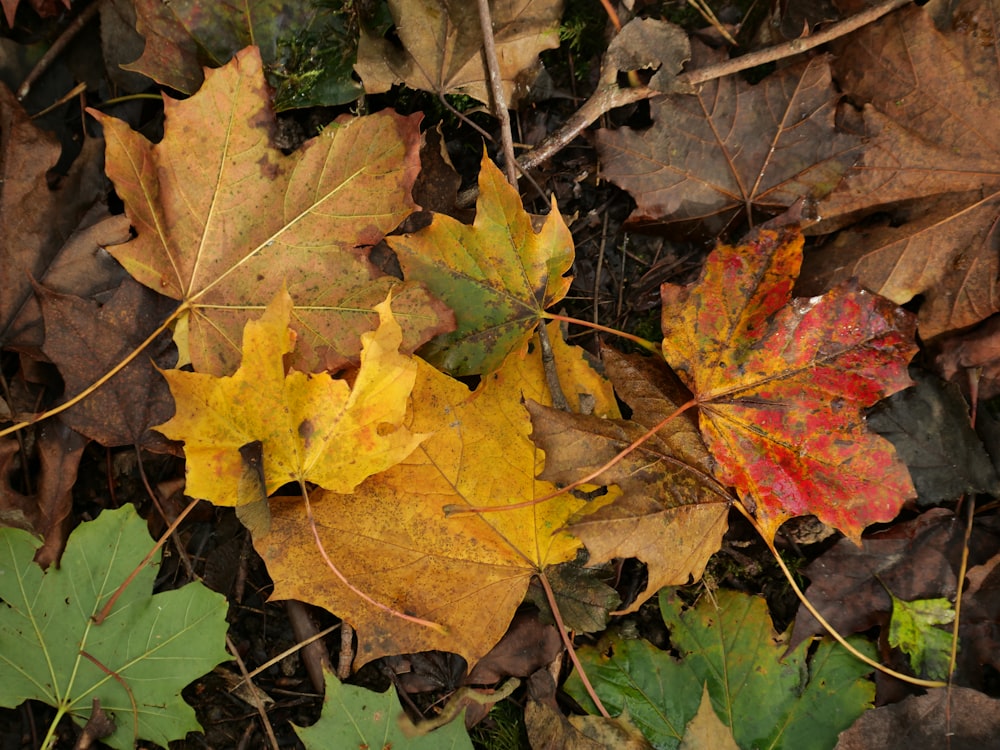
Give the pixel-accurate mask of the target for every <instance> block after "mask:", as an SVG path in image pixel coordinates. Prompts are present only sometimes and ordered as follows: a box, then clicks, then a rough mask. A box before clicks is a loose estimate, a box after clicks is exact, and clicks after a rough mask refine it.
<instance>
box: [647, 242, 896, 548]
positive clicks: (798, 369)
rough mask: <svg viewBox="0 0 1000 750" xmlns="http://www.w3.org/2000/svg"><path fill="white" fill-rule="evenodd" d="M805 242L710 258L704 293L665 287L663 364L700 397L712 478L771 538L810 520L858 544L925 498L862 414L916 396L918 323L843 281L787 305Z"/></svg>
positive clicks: (747, 247) (720, 250)
mask: <svg viewBox="0 0 1000 750" xmlns="http://www.w3.org/2000/svg"><path fill="white" fill-rule="evenodd" d="M801 262H802V237H801V235H800V234H799V233H798V232H797V231H792V230H787V231H783V232H781V233H778V232H774V231H759V232H757V233H755V234H754V235H751V237H750V238H749V239H748V241H746V242H745V243H744V244H742V245H740V246H729V245H720V246H718V247H716V248H715V250H713V251H712V253H711V255H710V256H709V258H708V260H707V262H706V264H705V267H704V269H703V270H702V273H701V276H700V278H699V279H698V281H696V282H694V283H693V284H690V285H688V286H676V285H672V284H664V285H663V287H662V289H661V296H662V298H663V316H662V326H663V334H664V339H663V355H664V358H665V359H666V360H667V362H668V363H669V364H670V366H671V367H672V368H673V369H674V370H675V371H676V372H677V374H678V375H679V376H680V377H681V379H682V380H683V381H684V383H685V384H686V385H687V386H688V388H690V389H691V391H692V392H693V393H694V396H695V399H696V401H697V403H698V406H699V425H700V428H701V433H702V435H703V436H704V438H705V442H706V444H707V445H708V448H709V450H710V451H711V452H712V455H713V456H714V457H715V459H716V461H717V462H718V467H717V470H716V475H717V476H718V478H719V480H720V481H721V482H723V483H724V484H727V485H732V486H734V487H736V489H737V490H738V491H739V493H740V497H741V498H743V500H744V502H745V503H746V505H747V506H748V507H749V508H750V509H751V510H752V511H755V512H756V514H757V519H758V521H759V522H760V525H761V527H762V529H763V531H764V533H765V534H766V535H767V537H768V538H771V537H773V535H774V533H775V532H776V531H777V529H778V527H779V526H780V525H781V523H782V522H783V521H785V520H786V519H788V518H791V517H792V516H798V515H808V514H814V515H816V516H817V517H818V518H819V519H820V520H822V521H824V522H825V523H827V524H828V525H830V526H833V527H835V528H838V529H840V530H841V531H843V532H844V533H845V534H846V535H847V536H848V537H849V538H851V539H852V540H854V541H855V542H860V537H861V531H862V530H863V529H864V528H865V527H866V526H868V525H869V524H872V523H876V522H879V521H889V520H891V519H892V518H894V517H895V516H896V514H897V513H898V511H899V509H900V507H901V506H902V504H903V502H904V501H905V500H907V499H908V498H911V497H913V496H914V495H915V492H914V489H913V485H912V483H911V481H910V476H909V473H908V472H907V470H906V467H905V466H904V465H903V463H902V462H901V461H900V460H899V458H898V457H897V455H896V451H895V449H894V448H893V447H892V444H891V443H889V442H888V441H887V440H885V439H883V438H881V437H879V436H877V435H875V434H874V433H871V432H868V431H867V430H866V428H865V419H864V409H865V408H867V407H869V406H872V405H873V404H874V403H875V402H876V401H878V400H879V399H881V398H883V397H885V396H888V395H890V394H892V393H895V392H896V391H899V390H901V389H903V388H906V387H907V386H909V385H911V381H910V379H909V377H908V376H907V373H906V365H907V362H908V361H909V359H910V358H911V357H912V356H913V354H914V352H916V346H915V345H914V343H913V329H914V320H913V316H912V315H910V314H909V313H907V312H905V311H903V310H901V309H899V308H897V307H896V306H895V305H893V304H892V303H890V302H889V301H888V300H885V299H883V298H881V297H877V296H875V295H873V294H871V293H870V292H867V291H865V290H863V289H860V288H859V287H858V286H857V284H856V283H845V284H843V285H841V286H839V287H837V288H836V289H834V290H833V291H831V292H830V293H829V294H827V295H825V296H823V297H815V298H812V299H797V300H792V299H791V291H792V284H793V283H794V279H795V276H796V275H797V273H798V270H799V266H800V264H801Z"/></svg>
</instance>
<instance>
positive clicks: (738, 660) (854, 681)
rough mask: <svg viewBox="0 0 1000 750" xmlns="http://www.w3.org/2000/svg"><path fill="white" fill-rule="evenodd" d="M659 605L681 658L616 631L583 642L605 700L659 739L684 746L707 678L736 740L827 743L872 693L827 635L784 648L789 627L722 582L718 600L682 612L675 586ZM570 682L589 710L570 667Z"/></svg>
mask: <svg viewBox="0 0 1000 750" xmlns="http://www.w3.org/2000/svg"><path fill="white" fill-rule="evenodd" d="M660 611H661V614H662V615H663V620H664V622H665V624H666V625H667V627H668V629H669V630H670V637H671V641H672V644H673V646H674V648H675V649H677V651H678V652H680V654H681V659H680V660H676V659H674V658H673V657H671V656H670V654H669V653H667V652H664V651H660V650H658V649H656V648H655V647H653V646H652V645H651V644H649V643H647V642H646V641H640V640H628V641H626V640H622V639H620V638H617V637H615V636H607V637H605V639H603V640H602V641H601V644H600V645H599V646H598V647H597V648H586V649H581V650H580V658H581V661H582V663H583V666H584V669H585V670H586V671H587V674H588V675H589V677H590V680H591V682H592V683H593V684H594V687H595V689H596V690H597V693H598V695H599V696H600V698H601V701H602V702H603V703H604V705H605V707H606V708H607V709H608V710H609V711H610V712H611V713H612V714H619V713H621V712H622V711H624V710H625V709H627V710H628V713H629V716H630V717H631V719H632V721H633V722H634V723H635V725H636V726H637V727H639V729H640V730H641V731H642V732H643V734H644V735H645V736H646V738H647V739H648V740H649V741H650V742H651V743H652V744H653V745H654V746H655V747H657V748H677V747H679V746H680V745H681V742H682V741H683V739H684V737H685V734H686V730H687V726H688V724H689V722H690V721H691V720H692V719H693V718H694V716H695V714H696V713H697V711H698V701H699V695H700V694H701V690H702V686H703V685H707V687H708V692H709V695H710V696H711V699H712V706H713V708H714V709H715V713H716V714H717V715H718V716H719V718H720V719H721V720H722V721H723V723H725V724H726V726H728V727H730V728H731V730H732V732H733V736H734V737H735V739H736V742H737V744H738V745H739V747H741V748H756V747H769V748H788V749H789V750H791V749H793V748H794V749H795V750H810V749H815V750H820V749H821V748H832V747H833V746H834V745H835V744H836V741H837V735H838V733H839V732H840V731H842V730H843V729H845V728H847V727H848V726H850V725H851V724H852V723H853V722H854V720H855V719H856V718H857V717H858V716H860V715H861V713H862V712H863V711H864V710H865V709H867V708H868V707H869V706H870V704H871V700H872V698H873V697H874V687H873V686H872V685H871V683H869V682H867V681H866V680H864V679H863V677H864V675H865V674H866V672H868V671H869V668H868V667H867V666H865V665H864V664H863V663H861V662H860V661H858V660H857V659H855V658H854V657H853V656H851V655H850V654H848V653H847V652H846V651H845V650H843V649H842V648H841V647H840V646H839V645H837V644H836V643H835V642H833V641H829V640H825V641H822V642H820V644H819V646H818V648H817V649H816V650H815V653H813V654H812V655H811V656H809V654H808V652H809V643H807V642H805V643H802V644H800V645H799V647H798V648H796V649H795V650H794V651H793V652H791V653H790V654H787V655H785V649H786V643H787V634H778V633H776V632H774V627H773V625H772V624H771V619H770V617H769V616H768V614H767V606H766V604H765V603H764V600H763V599H761V598H759V597H751V596H746V595H744V594H740V593H736V592H730V591H721V590H720V591H717V592H715V601H714V602H713V601H711V600H710V599H709V598H707V597H706V598H703V599H702V600H701V601H700V602H699V603H698V604H697V605H696V606H695V607H692V608H691V609H688V610H686V611H684V609H683V606H682V603H681V600H680V598H679V597H678V596H677V594H676V592H674V591H672V590H670V589H665V590H664V591H662V592H661V593H660ZM854 645H855V646H856V647H858V648H862V649H864V650H868V651H871V650H872V649H871V648H870V647H868V646H866V645H865V644H863V642H861V641H857V642H855V643H854ZM783 657H784V658H783ZM567 690H568V691H569V692H570V694H571V695H572V696H573V697H574V698H576V699H577V700H578V701H579V702H580V703H581V705H583V706H584V707H585V708H587V709H588V710H589V711H593V710H594V707H593V705H592V704H591V703H590V701H589V699H588V698H587V697H586V694H585V693H584V691H583V686H582V683H581V682H580V680H579V677H578V676H577V675H576V674H574V675H573V676H572V677H571V678H570V680H569V682H568V683H567Z"/></svg>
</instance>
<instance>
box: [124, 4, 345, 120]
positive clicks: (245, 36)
mask: <svg viewBox="0 0 1000 750" xmlns="http://www.w3.org/2000/svg"><path fill="white" fill-rule="evenodd" d="M135 14H136V22H135V24H136V30H137V31H138V32H139V33H140V34H142V35H143V36H144V37H145V39H146V47H145V49H144V50H143V53H142V57H140V58H139V59H138V60H135V61H134V62H131V63H129V64H127V65H123V66H122V67H123V68H124V69H125V70H132V71H136V72H138V73H142V74H143V75H147V76H149V77H150V78H152V79H153V80H154V81H156V82H157V83H160V84H163V85H164V86H169V87H170V88H172V89H176V90H177V91H182V92H184V93H185V94H193V93H194V92H195V91H197V90H198V88H199V87H200V86H201V83H202V81H203V80H204V74H203V72H202V67H201V66H202V65H209V66H218V65H221V64H222V63H225V62H227V61H228V60H229V59H230V58H231V57H232V56H233V54H234V53H235V52H236V51H237V50H240V49H242V48H243V47H246V46H247V45H250V44H254V45H256V46H257V47H259V48H260V51H261V57H262V59H263V62H264V64H265V65H266V66H269V67H270V66H280V65H282V64H283V63H286V62H288V57H289V56H290V55H289V51H288V49H287V45H284V46H285V49H282V45H279V42H280V41H281V40H282V39H283V38H284V39H288V38H292V37H301V36H303V34H304V33H305V32H306V31H307V30H309V29H310V28H315V27H317V26H320V25H321V24H322V23H324V22H326V23H332V24H336V25H337V26H341V25H342V23H343V19H342V18H341V17H340V15H338V14H336V13H333V12H331V9H329V8H325V7H323V8H320V7H319V6H317V5H314V4H310V3H279V2H275V0H249V2H243V3H239V4H235V3H202V2H198V0H172V1H171V2H170V3H169V4H167V3H163V2H161V0H137V1H136V2H135ZM327 30H328V31H329V29H327ZM323 62H324V66H323V70H322V71H320V72H319V73H318V74H316V75H314V76H313V80H312V81H311V83H312V87H313V88H317V87H319V88H321V89H322V91H323V93H324V96H323V97H322V98H321V100H320V101H310V102H309V105H326V106H332V105H335V104H343V103H345V102H350V101H353V100H355V99H357V98H358V95H359V94H360V93H361V87H360V85H358V83H357V82H356V81H354V80H352V79H351V64H350V62H349V61H348V60H346V59H345V60H339V61H337V60H329V59H324V61H323ZM338 63H339V64H338ZM272 82H273V83H275V84H277V85H280V83H281V79H280V78H277V77H275V80H274V81H272ZM298 106H306V105H305V104H303V103H298Z"/></svg>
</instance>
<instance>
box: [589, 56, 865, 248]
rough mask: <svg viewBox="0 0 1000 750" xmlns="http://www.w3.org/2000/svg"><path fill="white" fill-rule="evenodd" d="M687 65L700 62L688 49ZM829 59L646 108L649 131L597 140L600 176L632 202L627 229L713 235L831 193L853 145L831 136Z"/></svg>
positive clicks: (607, 133)
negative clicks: (682, 227) (657, 227)
mask: <svg viewBox="0 0 1000 750" xmlns="http://www.w3.org/2000/svg"><path fill="white" fill-rule="evenodd" d="M692 47H693V52H694V59H695V61H696V63H700V64H702V65H704V64H707V62H709V60H708V55H707V54H706V52H705V50H704V48H703V47H699V46H698V45H693V46H692ZM838 97H839V94H838V93H837V91H836V89H835V88H834V86H833V84H832V81H831V78H830V64H829V60H828V58H823V57H820V58H814V59H812V60H810V61H809V62H808V63H805V64H802V65H795V66H791V67H788V68H784V69H783V70H781V71H779V72H778V73H775V74H774V75H771V76H769V77H767V78H766V79H765V80H764V81H762V82H761V83H759V84H757V85H756V86H751V85H750V84H748V83H746V82H745V81H742V80H741V79H740V78H739V77H737V76H727V77H724V78H720V79H718V80H715V81H710V82H708V83H706V84H704V85H702V86H700V87H699V88H698V91H697V93H696V94H692V95H681V94H675V95H671V96H665V97H660V98H657V99H654V100H652V101H651V102H650V105H649V106H650V116H651V117H652V119H653V125H652V127H650V128H648V129H646V130H644V131H636V130H633V129H631V128H619V129H617V130H607V129H605V130H599V131H598V132H597V148H598V153H599V154H600V156H601V160H602V172H603V174H604V175H605V176H606V177H607V178H608V179H609V180H611V181H612V182H614V183H615V184H616V185H619V186H620V187H622V188H624V189H626V190H628V191H629V192H630V193H631V194H632V195H633V197H634V198H635V199H636V203H637V206H636V209H635V211H634V212H633V213H632V215H631V216H630V217H629V222H630V223H632V224H674V223H678V222H686V223H690V222H692V221H698V222H700V223H701V225H702V226H703V227H704V228H705V229H706V231H708V232H710V233H711V234H713V235H717V234H719V233H720V232H722V231H723V230H724V229H725V228H726V227H727V226H729V225H730V224H731V223H732V222H733V220H734V218H735V217H736V216H737V215H738V214H740V213H743V214H745V218H746V219H748V220H751V221H752V219H753V216H752V209H757V210H762V211H766V212H770V213H775V212H777V213H780V212H781V211H782V210H784V209H785V208H787V207H789V206H790V205H792V204H793V203H795V202H796V201H797V200H800V199H801V198H803V197H809V198H818V197H821V196H823V195H825V194H826V193H828V192H830V190H832V189H833V188H834V187H835V186H836V184H837V183H838V182H839V181H840V177H841V175H842V174H843V173H844V171H845V170H846V169H847V168H848V167H849V166H850V165H851V164H852V163H853V162H854V160H855V159H856V158H857V152H858V147H859V146H860V144H861V140H860V139H859V138H858V137H857V136H854V135H850V134H847V133H843V132H838V130H837V129H836V128H835V126H834V114H835V105H836V102H837V99H838Z"/></svg>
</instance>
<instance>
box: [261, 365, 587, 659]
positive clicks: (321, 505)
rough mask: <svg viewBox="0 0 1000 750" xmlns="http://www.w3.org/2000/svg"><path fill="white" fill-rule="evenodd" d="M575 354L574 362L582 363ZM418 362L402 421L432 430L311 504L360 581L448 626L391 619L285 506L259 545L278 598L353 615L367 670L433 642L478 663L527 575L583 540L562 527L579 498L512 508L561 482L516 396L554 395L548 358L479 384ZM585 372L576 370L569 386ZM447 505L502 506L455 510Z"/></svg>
mask: <svg viewBox="0 0 1000 750" xmlns="http://www.w3.org/2000/svg"><path fill="white" fill-rule="evenodd" d="M573 359H574V358H572V357H567V358H566V363H567V367H569V368H571V369H572V368H577V367H580V366H582V359H579V358H577V359H576V361H575V363H574V361H573ZM418 362H419V365H418V367H419V369H418V374H417V380H416V384H415V385H414V388H413V393H412V396H411V413H410V415H409V417H408V418H407V421H406V424H407V426H408V427H409V429H410V430H411V431H412V432H420V433H423V432H430V433H433V434H432V435H431V437H429V438H428V439H427V440H426V441H425V442H423V443H421V445H420V447H418V448H417V449H416V450H415V451H413V453H412V454H410V456H408V457H407V458H406V459H405V460H404V461H402V462H400V463H399V464H397V465H396V466H393V467H391V468H389V469H388V470H386V471H383V472H381V473H380V474H377V475H375V476H372V477H370V478H369V479H367V480H366V481H365V482H363V483H362V484H361V485H360V486H358V487H357V489H356V490H355V491H354V492H353V493H352V494H341V493H334V492H322V493H317V494H316V495H315V496H314V497H313V498H312V499H311V502H312V508H313V514H314V516H315V519H316V526H317V528H318V531H319V535H320V537H321V540H322V544H323V547H324V548H325V549H326V551H327V553H328V554H329V556H330V558H331V559H333V560H336V561H337V564H338V567H339V568H340V569H341V571H342V572H343V574H344V576H345V577H346V578H347V580H349V581H350V582H351V584H352V585H354V586H355V587H357V588H358V589H359V590H361V591H363V592H365V593H366V594H367V595H369V596H370V597H372V598H373V599H374V600H377V601H378V602H384V603H386V604H388V605H391V606H392V607H393V608H394V609H395V610H397V611H399V612H405V613H407V614H412V615H415V616H417V617H421V618H425V619H426V620H429V621H432V622H435V623H439V624H440V625H442V626H443V627H444V628H445V629H446V632H445V631H439V630H436V629H432V628H427V627H422V626H420V625H416V624H414V623H412V622H409V621H406V620H404V619H402V618H400V617H397V616H393V615H392V614H390V613H389V612H387V611H386V610H384V609H382V608H379V607H377V606H373V605H372V604H371V602H369V601H365V600H364V599H363V598H361V597H359V596H358V595H357V594H356V593H355V592H353V591H351V590H349V589H348V588H347V587H346V586H345V585H344V584H343V582H342V581H340V580H339V579H338V578H337V577H335V576H332V575H330V574H329V571H328V570H327V569H326V568H325V566H324V565H323V561H322V559H321V556H320V553H319V551H318V549H317V546H316V545H313V544H303V543H302V541H301V540H302V539H303V538H305V536H306V535H308V534H311V533H312V532H311V530H310V529H309V528H308V522H307V521H306V519H305V517H304V515H303V514H302V512H301V511H296V509H295V508H294V507H291V505H290V504H285V503H272V505H273V507H274V517H273V520H272V531H271V534H269V535H268V536H266V537H263V538H262V539H260V540H255V544H256V547H257V550H258V552H260V554H261V556H262V557H263V558H264V561H265V562H266V563H267V567H268V571H269V573H270V574H271V577H272V578H273V580H274V587H275V589H274V595H273V596H274V598H277V599H288V598H291V599H300V600H303V601H307V602H311V603H313V604H316V605H319V606H321V607H324V608H326V609H328V610H330V611H331V612H334V613H336V614H337V615H338V616H340V617H342V618H343V619H344V620H345V621H347V622H349V623H351V624H352V625H353V626H354V627H355V629H356V631H357V635H358V655H357V664H358V665H359V666H360V665H361V664H364V663H366V662H368V661H370V660H372V659H377V658H379V657H380V656H384V655H387V654H398V653H410V652H414V651H427V650H433V649H439V650H444V651H452V652H455V653H458V654H461V655H462V656H463V657H465V658H466V659H467V660H468V661H469V662H470V665H471V664H472V663H474V662H476V661H477V660H478V659H479V658H480V657H482V656H483V655H484V654H485V653H486V652H487V651H489V650H490V648H492V647H493V645H494V644H495V643H497V641H499V639H500V638H501V637H502V636H503V634H504V632H505V631H506V629H507V626H508V624H509V623H510V620H511V618H512V617H513V615H514V612H515V610H516V609H517V607H518V606H520V604H521V602H522V600H523V599H524V595H525V592H526V591H527V588H528V584H529V582H530V579H531V577H532V576H534V575H536V574H538V573H540V572H542V571H544V570H545V569H546V568H547V567H549V566H550V565H554V564H557V563H562V562H566V561H569V560H572V559H574V557H575V555H576V552H577V550H578V549H579V547H580V542H579V541H578V540H577V539H574V538H573V537H572V536H570V535H569V534H567V533H566V532H565V531H563V530H562V527H563V525H564V524H565V523H566V521H567V520H568V519H569V518H570V517H571V516H572V515H573V514H574V513H575V512H577V511H578V510H579V509H580V508H581V507H582V506H583V505H584V501H582V500H578V499H577V498H575V497H572V496H570V495H562V496H560V497H558V498H556V499H554V500H551V501H549V502H546V503H541V504H538V505H534V506H530V505H529V506H528V507H518V508H515V509H508V506H514V505H519V504H522V503H524V501H530V500H534V499H537V498H540V497H543V496H547V495H550V494H552V493H553V492H555V490H556V487H555V486H554V485H552V484H550V483H548V482H542V481H539V480H538V479H536V474H537V473H538V472H539V471H540V470H541V468H542V463H543V456H542V454H541V451H539V450H537V449H536V448H535V446H534V445H533V444H532V443H531V441H530V439H529V437H528V434H529V432H530V431H531V423H530V421H529V419H528V413H527V411H526V410H525V408H524V406H523V405H522V404H521V403H520V402H521V398H522V396H523V397H525V398H531V399H535V400H538V401H550V399H549V397H548V395H547V393H546V392H545V390H544V385H543V384H544V382H545V381H544V375H543V372H542V366H541V357H540V355H539V353H538V352H537V351H536V352H534V353H532V354H531V355H529V356H527V357H524V358H522V357H521V356H520V354H519V353H516V352H515V353H514V354H512V355H510V357H508V359H507V360H506V362H505V363H504V365H503V367H501V368H500V369H499V370H498V371H496V372H494V373H492V374H490V375H489V376H487V377H485V378H484V379H483V381H482V382H481V384H480V386H479V388H477V390H476V391H474V392H470V391H469V389H468V388H467V387H466V386H465V385H464V384H462V383H460V382H459V381H456V380H454V379H452V378H450V377H448V376H447V375H444V374H442V373H440V372H438V371H437V370H435V369H434V368H432V367H431V366H430V365H427V364H425V363H423V362H420V361H419V360H418ZM588 369H589V368H588ZM592 375H593V371H592V370H591V376H592ZM587 380H588V378H587V377H586V376H585V375H584V374H583V373H581V374H580V377H578V378H576V379H575V380H574V382H578V383H586V382H587ZM586 387H587V388H589V386H586ZM600 400H601V399H600V397H598V401H600ZM448 506H453V507H454V506H458V507H459V508H478V507H482V506H490V507H496V508H497V510H495V511H492V512H480V513H469V514H458V515H451V516H446V514H445V509H446V508H447V507H448Z"/></svg>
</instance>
